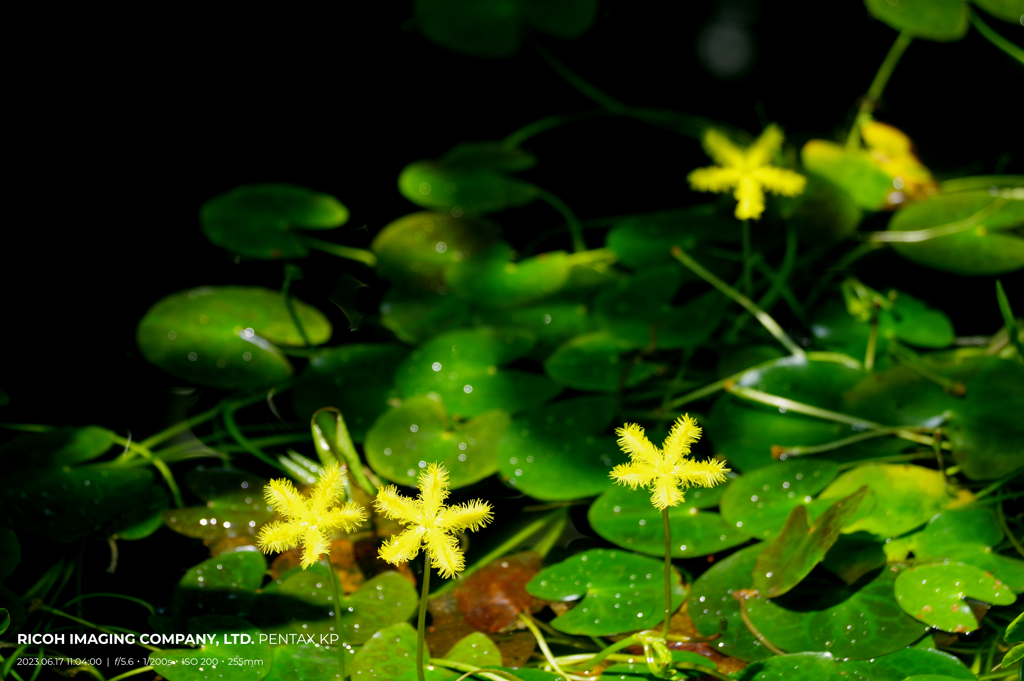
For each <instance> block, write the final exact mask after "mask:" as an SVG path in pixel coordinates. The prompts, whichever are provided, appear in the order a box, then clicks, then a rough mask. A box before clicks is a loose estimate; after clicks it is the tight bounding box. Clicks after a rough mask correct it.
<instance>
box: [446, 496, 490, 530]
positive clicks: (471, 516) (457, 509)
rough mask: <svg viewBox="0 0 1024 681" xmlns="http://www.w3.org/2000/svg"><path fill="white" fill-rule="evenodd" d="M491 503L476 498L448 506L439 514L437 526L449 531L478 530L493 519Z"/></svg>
mask: <svg viewBox="0 0 1024 681" xmlns="http://www.w3.org/2000/svg"><path fill="white" fill-rule="evenodd" d="M493 518H494V514H493V513H492V509H491V505H490V504H489V503H487V502H486V501H480V500H479V499H476V500H474V501H470V502H467V503H465V504H459V505H457V506H448V507H447V508H445V509H443V510H442V511H441V512H440V513H439V514H438V516H437V521H436V522H435V526H436V527H439V528H441V529H442V530H447V531H449V532H458V531H461V530H471V531H474V532H475V531H476V530H479V529H480V528H481V527H483V526H484V525H486V524H487V523H489V522H491V520H493Z"/></svg>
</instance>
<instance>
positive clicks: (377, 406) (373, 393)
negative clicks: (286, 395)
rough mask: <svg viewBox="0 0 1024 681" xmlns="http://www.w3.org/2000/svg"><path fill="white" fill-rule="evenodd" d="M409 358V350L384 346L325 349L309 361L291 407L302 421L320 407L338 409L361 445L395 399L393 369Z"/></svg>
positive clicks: (399, 346)
mask: <svg viewBox="0 0 1024 681" xmlns="http://www.w3.org/2000/svg"><path fill="white" fill-rule="evenodd" d="M408 354H409V350H408V348H405V347H403V346H401V345H389V344H383V343H373V344H368V343H367V344H358V345H340V346H337V347H333V348H324V349H323V350H321V351H319V352H318V353H317V354H316V355H313V357H311V358H310V360H309V365H308V366H307V367H306V369H305V371H303V372H302V376H301V378H300V379H299V383H298V385H296V386H295V388H294V389H293V390H292V406H293V407H294V408H295V412H296V413H297V414H298V415H299V417H300V418H301V419H302V420H303V421H306V420H309V418H311V417H312V416H313V412H315V411H316V410H317V409H320V408H321V407H337V408H338V409H340V410H341V413H342V415H343V416H344V418H345V425H346V426H348V432H349V435H350V436H351V437H352V439H353V441H355V442H362V441H363V438H364V437H365V436H366V431H367V430H369V428H370V426H371V425H372V424H373V422H374V421H375V420H376V418H377V417H378V416H380V414H381V413H382V412H384V410H386V409H387V408H388V399H389V398H392V397H395V394H394V389H393V388H392V385H391V381H392V378H393V377H394V367H395V365H397V364H399V363H400V362H401V361H402V360H404V359H405V358H406V357H407V356H408Z"/></svg>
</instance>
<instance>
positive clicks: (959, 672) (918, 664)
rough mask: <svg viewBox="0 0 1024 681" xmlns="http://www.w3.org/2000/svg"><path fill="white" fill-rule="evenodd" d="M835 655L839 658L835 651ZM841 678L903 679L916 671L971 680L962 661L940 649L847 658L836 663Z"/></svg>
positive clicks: (893, 680) (880, 680) (971, 676)
mask: <svg viewBox="0 0 1024 681" xmlns="http://www.w3.org/2000/svg"><path fill="white" fill-rule="evenodd" d="M836 657H839V655H838V654H837V655H836ZM836 669H837V670H838V673H839V674H840V675H841V676H839V677H837V678H843V679H871V681H904V680H905V679H907V677H914V676H917V675H920V674H941V675H942V676H948V677H951V678H954V679H975V678H977V677H975V676H974V674H972V673H971V670H969V669H968V668H967V667H965V666H964V664H963V663H962V662H961V661H960V660H958V659H957V658H956V657H954V656H953V655H950V654H949V653H944V652H942V651H940V650H911V649H907V650H900V651H897V652H894V653H892V654H890V655H883V656H880V657H876V658H873V659H858V658H851V659H849V660H841V661H839V662H837V663H836Z"/></svg>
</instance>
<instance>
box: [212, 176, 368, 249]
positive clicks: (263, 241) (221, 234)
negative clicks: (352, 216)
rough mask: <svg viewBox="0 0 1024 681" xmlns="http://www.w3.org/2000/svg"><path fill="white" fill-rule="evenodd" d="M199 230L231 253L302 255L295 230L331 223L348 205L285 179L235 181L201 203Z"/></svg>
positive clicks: (338, 221) (341, 219)
mask: <svg viewBox="0 0 1024 681" xmlns="http://www.w3.org/2000/svg"><path fill="white" fill-rule="evenodd" d="M200 219H201V220H202V227H203V233H204V234H205V235H206V238H208V239H209V240H210V241H211V242H213V243H214V244H216V245H217V246H220V247H221V248H225V249H227V250H229V251H231V252H232V253H237V254H239V255H244V256H246V257H249V258H260V259H261V260H276V259H278V258H302V257H305V256H306V255H307V254H308V253H309V250H308V249H307V248H306V246H305V245H304V244H303V241H302V236H301V235H300V234H299V232H298V230H303V229H333V228H335V227H340V226H341V225H343V224H345V223H346V222H347V221H348V209H347V208H345V206H343V205H342V204H341V203H340V202H339V201H338V200H337V199H336V198H334V197H333V196H331V195H330V194H321V193H319V192H315V191H313V190H312V189H307V188H305V187H298V186H295V185H291V184H253V185H243V186H241V187H236V188H234V189H232V190H231V191H229V192H227V193H224V194H221V195H219V196H215V197H214V198H212V199H210V200H209V201H207V202H206V203H205V204H203V208H202V211H201V212H200Z"/></svg>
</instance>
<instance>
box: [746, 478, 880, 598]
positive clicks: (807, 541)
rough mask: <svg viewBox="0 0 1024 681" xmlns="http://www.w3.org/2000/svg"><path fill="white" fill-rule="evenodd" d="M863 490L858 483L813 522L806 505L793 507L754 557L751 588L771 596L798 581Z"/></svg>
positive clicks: (828, 545)
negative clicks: (775, 533)
mask: <svg viewBox="0 0 1024 681" xmlns="http://www.w3.org/2000/svg"><path fill="white" fill-rule="evenodd" d="M867 491H868V489H867V487H861V488H860V489H859V490H857V491H856V492H854V493H853V494H851V495H850V496H848V497H845V498H843V499H840V500H839V501H837V502H835V503H834V504H832V505H831V506H829V507H828V509H827V510H826V511H825V512H824V513H822V514H821V515H820V516H819V517H818V518H817V520H815V521H814V523H813V524H812V523H811V522H810V521H809V519H808V517H807V507H806V506H797V507H796V508H794V509H793V510H792V512H790V514H789V518H787V519H786V524H785V525H783V527H782V531H781V532H779V536H778V537H776V538H775V539H773V540H772V541H771V543H769V544H768V546H766V547H765V549H764V551H762V552H761V554H760V555H759V556H758V557H757V565H756V566H755V567H754V588H755V589H757V590H758V591H759V592H760V593H761V595H763V596H766V597H768V598H775V597H776V596H781V595H782V594H784V593H787V592H788V591H790V590H791V589H792V588H793V587H795V586H796V585H797V584H799V583H800V581H801V580H803V578H804V577H806V576H807V575H808V574H810V572H811V570H812V569H814V566H815V565H817V564H818V563H820V562H821V560H822V559H823V558H824V557H825V554H826V553H827V552H828V550H829V549H830V548H832V545H833V544H835V542H836V539H838V537H839V531H840V530H841V529H842V528H843V526H845V525H846V524H847V523H849V521H850V519H851V518H852V517H853V515H854V513H856V512H857V509H858V508H859V507H860V504H861V502H862V501H863V500H864V497H865V496H866V495H867Z"/></svg>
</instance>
